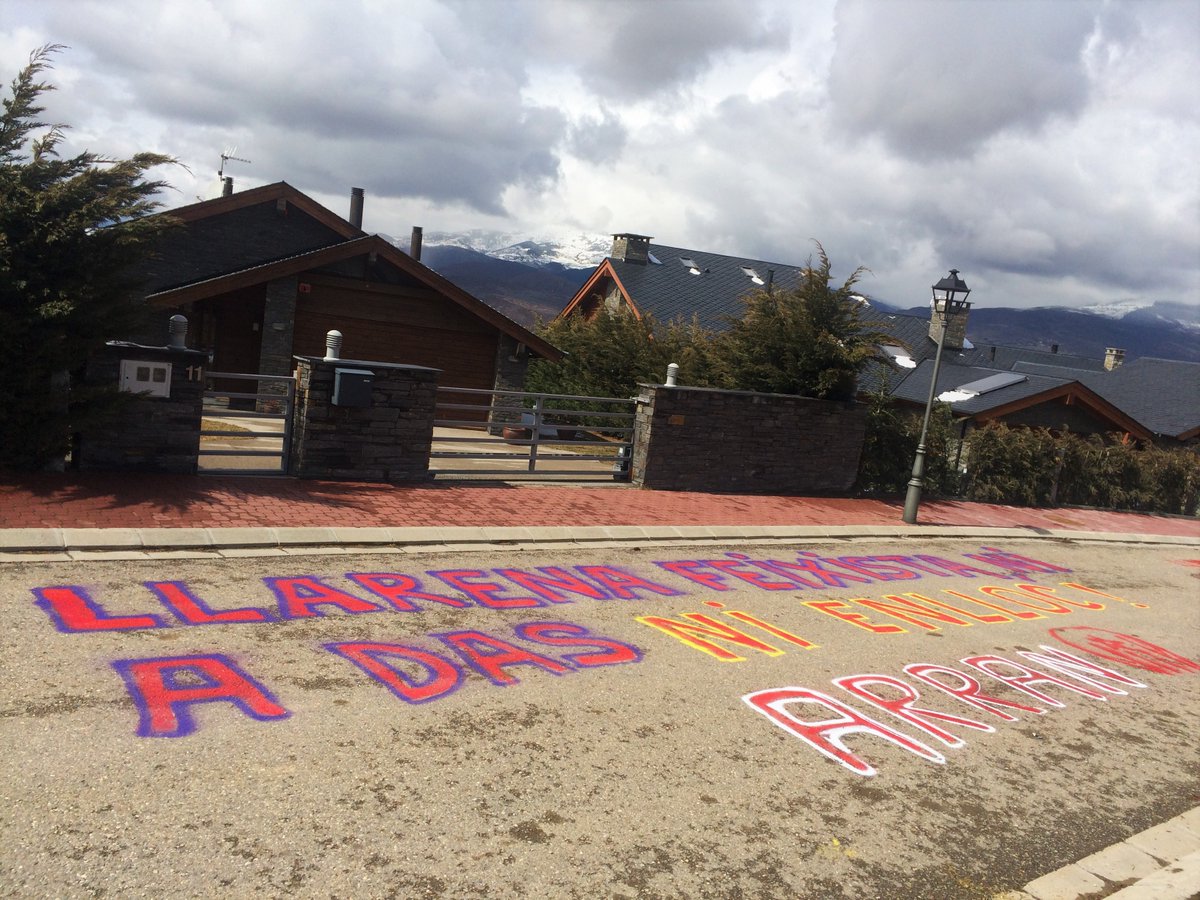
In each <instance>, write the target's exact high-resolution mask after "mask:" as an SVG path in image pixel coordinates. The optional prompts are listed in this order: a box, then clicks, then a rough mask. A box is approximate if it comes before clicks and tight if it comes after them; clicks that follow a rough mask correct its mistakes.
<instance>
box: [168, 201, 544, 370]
mask: <svg viewBox="0 0 1200 900" xmlns="http://www.w3.org/2000/svg"><path fill="white" fill-rule="evenodd" d="M164 215H169V216H171V217H172V218H175V219H177V220H179V221H180V222H181V223H182V224H181V226H180V227H179V228H177V229H173V230H172V231H170V232H169V233H168V234H167V235H166V236H165V237H164V238H163V239H162V240H161V242H160V244H159V245H158V248H157V255H156V258H155V259H154V260H152V261H151V262H150V263H149V264H148V266H147V267H146V274H147V276H148V280H147V283H146V286H145V290H146V294H147V296H146V302H147V304H148V305H149V306H151V307H153V308H157V309H160V310H162V313H163V314H162V315H161V316H156V317H155V319H156V320H160V321H161V322H162V323H165V322H166V320H167V318H168V316H169V315H170V314H172V313H175V312H182V313H183V314H184V315H186V316H187V317H188V319H189V322H190V330H189V344H190V345H191V346H193V347H198V348H202V349H206V350H209V351H211V353H212V363H211V368H212V369H213V370H215V371H220V372H237V373H257V374H267V375H289V374H291V372H292V369H293V368H294V362H293V360H292V357H293V355H299V356H324V355H325V334H326V332H327V331H330V330H332V329H336V330H338V331H340V332H341V333H342V335H343V342H342V352H341V355H342V356H343V357H345V358H349V359H362V360H373V361H378V362H392V363H407V364H413V365H420V366H429V367H432V368H436V369H441V370H442V375H441V376H440V378H439V384H441V385H449V386H454V387H470V388H481V389H485V390H490V389H493V388H501V387H502V388H509V387H516V388H518V389H519V388H520V387H521V386H523V383H524V373H525V366H526V364H527V362H528V360H529V357H530V355H533V356H537V357H543V358H547V359H552V360H557V359H560V358H561V357H562V353H561V351H559V350H558V349H556V348H555V347H553V346H552V345H550V344H548V343H547V342H546V341H544V340H542V339H541V338H539V337H537V335H535V334H533V333H532V332H530V331H528V330H527V329H525V328H524V327H522V326H521V325H519V324H517V323H516V322H514V321H512V320H511V319H509V318H508V317H506V316H505V315H503V314H502V313H500V312H498V311H497V310H495V309H493V308H492V307H490V306H488V305H487V304H486V303H484V302H482V301H481V300H478V299H477V298H475V297H473V296H471V295H470V294H469V293H467V292H466V291H464V290H462V289H461V288H459V287H457V286H456V285H454V284H453V283H451V282H450V281H447V280H446V279H445V278H443V277H442V276H441V275H438V274H437V273H436V272H435V271H433V270H432V269H430V268H429V267H428V266H425V265H422V264H421V262H420V261H419V260H418V259H415V258H413V256H410V255H409V254H408V253H405V252H403V251H402V250H399V249H397V248H396V247H395V246H393V245H392V244H391V243H389V242H388V241H386V240H384V239H383V238H381V237H379V236H378V235H368V234H366V233H364V232H363V230H362V228H361V227H360V226H361V221H362V192H361V191H360V190H359V189H355V191H354V192H353V193H352V196H351V216H352V218H354V219H355V221H349V220H347V219H343V218H342V217H341V216H338V215H337V214H335V213H333V212H331V211H330V210H328V209H326V208H325V207H323V206H321V205H320V204H319V203H317V202H316V201H314V200H313V199H311V198H310V197H308V196H306V195H305V194H303V193H301V192H300V191H298V190H296V189H295V188H294V187H292V186H291V185H289V184H287V183H285V182H278V183H276V184H270V185H266V186H264V187H259V188H253V189H251V190H247V191H241V192H239V193H230V194H227V195H226V196H223V197H220V198H217V199H215V200H207V201H204V202H201V203H196V204H193V205H191V206H185V207H183V208H181V209H175V210H171V211H170V212H169V213H164ZM414 246H419V244H418V243H417V242H414ZM164 333H165V332H164ZM159 342H161V341H159ZM243 389H244V388H243Z"/></svg>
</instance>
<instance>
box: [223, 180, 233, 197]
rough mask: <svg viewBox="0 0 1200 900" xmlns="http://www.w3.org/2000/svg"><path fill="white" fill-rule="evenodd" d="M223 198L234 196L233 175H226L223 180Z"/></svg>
mask: <svg viewBox="0 0 1200 900" xmlns="http://www.w3.org/2000/svg"><path fill="white" fill-rule="evenodd" d="M221 196H222V197H231V196H233V176H232V175H226V176H225V177H224V178H222V179H221Z"/></svg>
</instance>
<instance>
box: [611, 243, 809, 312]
mask: <svg viewBox="0 0 1200 900" xmlns="http://www.w3.org/2000/svg"><path fill="white" fill-rule="evenodd" d="M650 254H651V255H652V256H653V258H654V259H656V260H658V263H654V262H647V263H633V262H626V261H624V260H620V259H614V258H612V257H609V258H608V259H607V260H606V262H607V263H608V264H609V265H610V266H611V267H612V271H613V274H614V275H615V276H616V278H617V280H618V281H620V283H621V286H622V287H623V288H624V289H625V294H626V296H627V297H628V298H629V299H630V300H631V301H632V302H633V304H634V306H635V307H636V309H637V312H638V313H639V314H645V313H647V312H648V313H650V314H651V315H652V316H653V317H654V318H655V319H656V320H658V321H659V322H664V323H665V322H670V321H672V320H673V319H678V318H682V319H683V320H684V321H686V322H690V321H691V320H692V317H693V316H695V317H696V318H697V319H698V320H699V322H700V325H701V326H703V327H704V328H710V329H713V330H715V331H724V330H725V329H726V328H728V327H729V325H728V322H727V321H726V319H727V318H737V317H739V316H740V315H741V313H742V303H741V299H742V298H743V297H745V296H746V295H748V294H751V293H753V292H754V291H755V290H758V289H759V288H760V287H765V286H766V285H765V282H767V281H768V279H769V277H770V273H772V272H773V273H774V282H773V283H774V284H775V285H776V286H777V287H782V288H791V287H792V286H794V285H795V283H796V282H797V280H798V279H799V278H800V273H801V272H802V271H803V269H804V267H803V266H789V265H786V264H785V263H776V262H766V261H765V260H761V259H747V258H745V257H738V256H722V255H720V254H718V253H705V252H703V251H701V250H688V249H685V248H683V247H668V246H665V245H663V244H651V245H650ZM681 259H689V260H692V261H693V262H695V264H696V265H695V267H694V268H695V269H696V270H697V271H698V272H699V274H695V275H694V274H692V272H691V269H692V267H690V266H687V265H685V264H684V263H682V262H681V261H680V260H681ZM742 267H746V268H749V269H753V270H754V271H755V272H757V273H758V276H759V277H760V278H761V279H762V281H763V282H764V284H762V285H759V284H756V283H754V281H752V280H751V277H750V276H749V275H747V274H746V273H745V272H743V271H742Z"/></svg>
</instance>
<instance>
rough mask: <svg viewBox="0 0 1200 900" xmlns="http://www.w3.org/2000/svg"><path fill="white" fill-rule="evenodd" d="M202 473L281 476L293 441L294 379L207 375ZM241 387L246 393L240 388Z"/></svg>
mask: <svg viewBox="0 0 1200 900" xmlns="http://www.w3.org/2000/svg"><path fill="white" fill-rule="evenodd" d="M205 378H206V379H207V389H206V390H205V391H204V411H203V419H202V421H201V425H200V464H199V469H200V472H201V473H202V474H203V473H212V474H215V473H218V472H219V473H221V474H223V475H283V474H285V473H286V472H287V470H288V455H289V452H290V450H291V443H292V409H293V407H294V405H295V399H296V380H295V379H294V378H293V377H291V376H290V375H248V374H240V373H232V372H206V373H205ZM242 387H245V388H246V389H247V390H245V391H242V390H238V389H239V388H242Z"/></svg>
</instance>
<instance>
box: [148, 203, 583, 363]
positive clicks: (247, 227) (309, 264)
mask: <svg viewBox="0 0 1200 900" xmlns="http://www.w3.org/2000/svg"><path fill="white" fill-rule="evenodd" d="M289 207H291V208H294V209H295V210H297V211H299V213H302V215H297V214H294V213H292V212H290V211H289ZM159 215H163V216H170V217H171V218H173V219H176V220H178V221H180V222H182V223H183V227H182V228H176V229H170V230H168V231H167V233H166V235H165V236H164V238H163V239H162V242H163V245H160V247H159V254H158V256H157V257H156V258H155V259H154V260H153V261H152V262H151V264H150V266H149V268H148V271H147V272H146V273H145V274H146V275H147V279H146V288H147V296H146V299H147V301H148V302H150V303H152V304H160V305H167V304H180V303H190V302H193V301H195V300H198V299H203V298H206V297H210V296H215V295H216V294H219V293H223V292H226V291H232V290H237V289H239V288H242V287H247V286H250V285H254V284H260V283H262V282H265V281H269V280H271V279H274V278H280V277H284V276H287V275H294V274H298V273H300V272H304V271H309V270H312V269H317V268H319V267H320V266H323V265H328V264H331V263H335V262H338V261H340V260H345V259H350V258H354V257H356V256H365V255H367V254H374V255H375V256H376V257H378V258H382V259H384V260H386V261H387V262H388V263H390V264H391V265H392V266H394V267H395V268H396V269H397V270H399V271H401V272H403V273H404V274H406V275H407V276H409V277H411V278H412V279H414V281H415V283H417V284H419V285H421V286H422V287H426V288H430V289H432V290H434V291H437V292H438V293H439V294H441V295H442V296H443V297H445V298H446V299H447V300H449V301H451V302H452V303H455V304H457V305H459V306H461V307H463V308H464V309H466V310H468V311H469V312H471V313H472V314H473V315H475V316H476V317H477V318H479V319H481V320H482V321H485V322H487V323H489V324H490V325H492V326H494V327H495V328H497V329H498V330H499V331H501V332H503V333H505V334H508V335H509V336H511V337H512V338H513V339H514V340H517V341H519V342H521V343H523V344H525V345H526V346H527V347H529V348H531V349H532V350H533V351H534V352H535V353H537V354H538V355H539V356H542V357H544V358H546V359H551V360H559V359H561V358H562V355H563V354H562V351H561V350H559V349H558V348H557V347H555V346H553V345H552V344H550V343H548V342H547V341H545V340H544V339H542V338H540V337H538V336H537V335H536V334H534V333H533V332H532V331H530V330H529V329H528V328H526V327H525V326H523V325H521V324H520V323H519V322H516V321H514V320H513V319H511V318H509V317H508V316H507V315H505V314H504V313H503V312H501V311H500V310H498V309H496V308H495V307H494V306H491V305H490V304H488V303H485V302H484V301H483V300H480V299H479V298H477V297H475V296H474V295H473V294H471V293H469V292H468V291H465V290H463V289H462V288H460V287H459V286H458V285H456V284H454V283H453V282H451V281H449V280H448V279H446V278H445V277H444V276H442V275H440V274H438V273H437V272H435V271H434V270H433V269H431V268H429V267H428V266H426V265H425V264H424V263H422V262H420V261H419V260H416V259H413V258H412V257H411V256H409V255H408V254H407V253H405V252H404V251H403V250H400V249H399V248H398V247H396V246H395V245H393V244H392V243H391V242H389V241H387V240H385V239H383V238H382V237H380V236H379V235H368V234H366V233H365V232H364V231H363V230H362V229H361V228H358V227H357V226H355V225H352V224H351V223H349V222H347V221H346V220H344V219H342V218H341V217H340V216H338V215H337V214H336V213H334V212H332V211H330V210H328V209H326V208H325V207H323V206H321V205H320V204H319V203H317V202H316V201H315V200H313V199H312V198H311V197H309V196H307V195H306V194H304V193H303V192H301V191H300V190H298V189H297V188H294V187H292V186H291V185H290V184H288V183H287V182H283V181H280V182H276V183H275V184H269V185H265V186H263V187H259V188H252V189H250V190H247V191H241V192H238V193H235V194H231V195H229V196H226V197H219V198H216V199H213V200H205V201H202V202H200V203H194V204H191V205H190V206H184V207H180V208H179V209H175V210H171V211H169V212H166V213H160V214H159Z"/></svg>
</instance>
